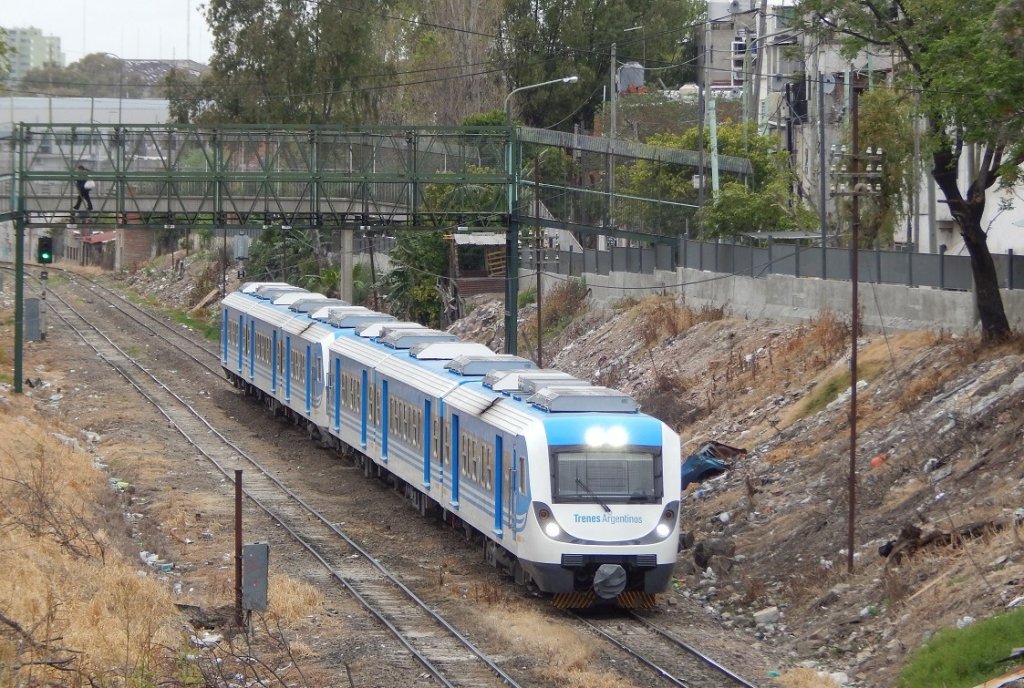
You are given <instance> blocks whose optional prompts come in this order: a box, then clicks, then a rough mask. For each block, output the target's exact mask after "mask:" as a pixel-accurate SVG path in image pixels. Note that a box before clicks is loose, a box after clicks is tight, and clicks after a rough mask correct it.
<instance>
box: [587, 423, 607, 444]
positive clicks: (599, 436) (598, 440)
mask: <svg viewBox="0 0 1024 688" xmlns="http://www.w3.org/2000/svg"><path fill="white" fill-rule="evenodd" d="M583 439H584V440H585V441H586V443H587V444H588V445H589V446H591V447H600V446H603V445H604V428H597V427H594V428H587V431H586V432H585V433H584V434H583Z"/></svg>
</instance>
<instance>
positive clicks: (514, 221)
mask: <svg viewBox="0 0 1024 688" xmlns="http://www.w3.org/2000/svg"><path fill="white" fill-rule="evenodd" d="M577 81H579V77H578V76H575V75H574V76H563V77H562V78H561V79H551V80H549V81H542V82H540V83H539V84H529V85H527V86H520V87H519V88H514V89H512V90H511V91H509V94H508V95H507V96H505V126H506V127H508V128H509V132H508V138H507V139H506V143H505V175H506V182H505V183H506V186H507V188H508V194H507V199H508V207H507V210H508V231H507V233H506V236H505V353H507V354H514V353H516V348H517V343H518V342H517V339H518V335H517V332H518V328H517V325H518V322H519V312H518V310H519V304H518V298H519V185H518V179H516V177H517V175H516V165H515V161H514V160H513V159H512V150H513V145H512V137H513V132H512V96H514V95H515V94H517V93H519V92H521V91H527V90H530V89H532V88H540V87H541V86H550V85H551V84H575V83H576V82H577Z"/></svg>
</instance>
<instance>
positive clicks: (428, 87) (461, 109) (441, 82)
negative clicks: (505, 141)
mask: <svg viewBox="0 0 1024 688" xmlns="http://www.w3.org/2000/svg"><path fill="white" fill-rule="evenodd" d="M393 11H394V12H396V13H397V14H398V15H399V16H401V17H403V18H407V19H408V21H392V22H391V23H390V25H389V26H388V27H387V31H388V32H389V37H388V39H387V40H388V41H389V43H390V44H392V45H396V46H402V48H401V49H397V50H395V51H394V52H393V54H392V55H391V59H392V61H393V62H394V65H393V66H394V68H395V70H396V72H397V73H398V74H400V75H401V79H400V81H401V84H402V85H401V86H398V87H396V88H393V89H388V91H386V92H385V97H384V103H383V105H382V106H381V109H382V119H383V121H385V122H388V123H391V122H394V123H402V124H406V123H412V124H426V125H441V126H451V125H455V124H458V123H459V121H461V120H463V119H464V118H465V117H466V116H467V115H468V114H471V113H475V112H479V111H481V110H484V109H485V108H486V107H489V106H493V104H494V103H496V102H498V101H499V99H500V98H501V95H502V93H503V91H504V86H503V84H502V81H501V72H500V71H499V70H497V69H494V67H493V66H492V64H491V63H490V59H491V52H492V50H493V44H494V33H495V27H496V26H497V22H498V16H499V13H500V11H501V3H500V2H495V1H491V2H480V1H479V0H445V2H434V1H432V0H408V1H407V2H405V3H402V4H399V5H398V6H396V7H395V9H394V10H393ZM498 124H500V122H498Z"/></svg>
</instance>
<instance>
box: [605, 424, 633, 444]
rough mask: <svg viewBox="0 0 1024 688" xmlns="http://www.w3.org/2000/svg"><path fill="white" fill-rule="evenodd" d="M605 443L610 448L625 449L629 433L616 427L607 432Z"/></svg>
mask: <svg viewBox="0 0 1024 688" xmlns="http://www.w3.org/2000/svg"><path fill="white" fill-rule="evenodd" d="M607 442H608V445H609V446H612V447H616V448H618V447H625V446H626V444H627V443H628V442H629V433H627V432H626V428H624V427H622V426H619V425H616V426H615V427H614V428H610V429H609V430H608V439H607Z"/></svg>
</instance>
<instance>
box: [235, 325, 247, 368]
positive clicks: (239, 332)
mask: <svg viewBox="0 0 1024 688" xmlns="http://www.w3.org/2000/svg"><path fill="white" fill-rule="evenodd" d="M243 332H245V316H244V315H241V314H239V316H238V341H237V342H235V345H236V346H237V347H238V373H239V375H241V373H242V333H243Z"/></svg>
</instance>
